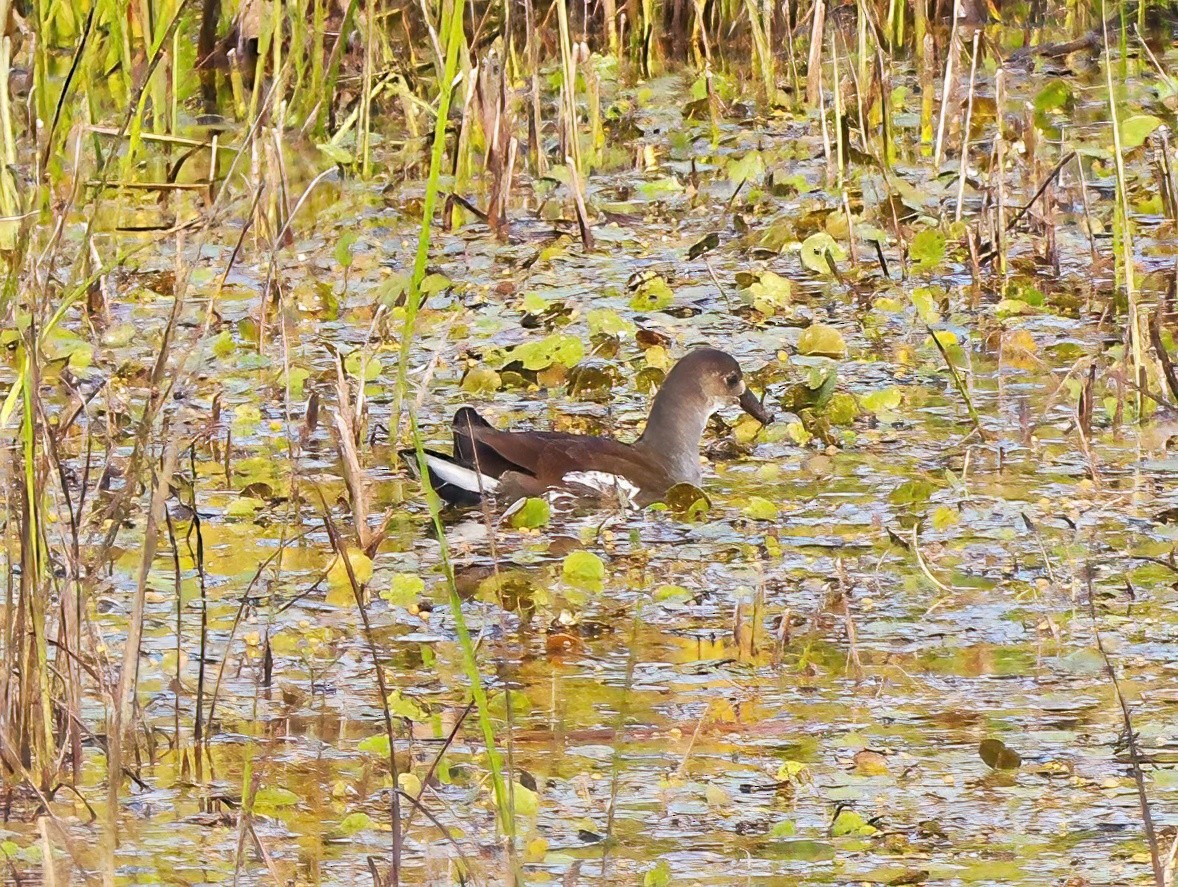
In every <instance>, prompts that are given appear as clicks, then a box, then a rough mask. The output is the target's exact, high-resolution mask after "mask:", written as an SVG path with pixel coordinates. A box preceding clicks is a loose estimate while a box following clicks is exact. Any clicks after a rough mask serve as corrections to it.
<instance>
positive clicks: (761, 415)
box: [738, 385, 773, 425]
mask: <svg viewBox="0 0 1178 887" xmlns="http://www.w3.org/2000/svg"><path fill="white" fill-rule="evenodd" d="M738 403H739V404H740V408H741V409H742V410H744V411H745V412H746V413H748V414H749V415H750V416H752V417H753V418H754V419H756V420H757V421H758V422H760V423H761V424H762V425H768V424H769V423H770V422H772V421H773V417H772V416H771V415H769V413H768V412H767V411H766V409H765V407H764V405H763V404H762V403H761V402H760V401H759V400H757V397H756V395H755V394H753V392H752V391H750V390H749V388H748V386H747V385H746V386H745V388H744V391H743V392H741V395H740V400H739V401H738Z"/></svg>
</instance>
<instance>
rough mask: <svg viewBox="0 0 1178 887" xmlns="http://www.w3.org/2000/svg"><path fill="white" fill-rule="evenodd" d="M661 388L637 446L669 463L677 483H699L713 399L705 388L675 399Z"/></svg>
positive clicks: (670, 470) (670, 471)
mask: <svg viewBox="0 0 1178 887" xmlns="http://www.w3.org/2000/svg"><path fill="white" fill-rule="evenodd" d="M665 393H667V392H666V386H665V385H664V386H663V387H662V388H661V389H659V393H658V394H656V395H655V398H654V403H653V404H652V405H651V408H650V417H649V418H648V419H647V420H646V430H645V431H643V432H642V437H640V438H638V440H637V441H636V442H635V444H634V446H636V447H638V448H640V449H643V450H646V451H647V452H648V453H650V454H651V455H652V456H654V457H655V458H656V459H658V460H659V462H660V463H661V464H663V465H665V466H666V467H667V473H668V474H669V475H670V477H671V479H672V480H673V481H674V482H675V483H689V484H695V485H696V486H699V484H700V483H701V481H702V480H703V472H701V471H700V468H699V445H700V441H701V440H703V436H704V428H705V427H707V424H708V418H709V417H710V416H711V415H712V413H713V412H714V411H715V410H714V407H713V404H712V403H711V399H710V398H708V397H705V396H704V394H703V393H702V392H691V393H690V395H688V396H686V397H684V396H682V394H680V396H679V397H676V398H675V399H673V400H672V398H671V397H669V396H666V397H664V394H665Z"/></svg>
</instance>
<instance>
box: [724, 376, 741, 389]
mask: <svg viewBox="0 0 1178 887" xmlns="http://www.w3.org/2000/svg"><path fill="white" fill-rule="evenodd" d="M724 382H725V383H726V384H727V385H728V387H729V388H735V387H736V386H737V385H739V384H740V373H729V374H728V375H727V376H725V377H724Z"/></svg>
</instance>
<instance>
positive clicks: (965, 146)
mask: <svg viewBox="0 0 1178 887" xmlns="http://www.w3.org/2000/svg"><path fill="white" fill-rule="evenodd" d="M981 33H982V31H981V29H980V28H979V29H977V30H975V31H974V32H973V58H972V60H971V61H970V66H969V93H968V98H967V99H966V105H965V124H964V125H963V126H962V128H961V162H960V164H959V165H958V169H957V211H956V212H955V213H954V214H953V220H954V221H955V222H960V221H961V207H962V204H963V203H964V202H965V175H966V172H967V171H968V169H969V128H970V125H971V124H972V122H973V96H974V83H975V82H976V80H977V74H978V40H979V38H980V37H981ZM998 125H999V126H1001V125H1002V116H1001V114H999V117H998Z"/></svg>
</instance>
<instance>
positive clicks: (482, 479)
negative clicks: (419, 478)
mask: <svg viewBox="0 0 1178 887" xmlns="http://www.w3.org/2000/svg"><path fill="white" fill-rule="evenodd" d="M425 464H426V465H428V466H429V470H430V471H431V472H433V474H434V476H435V477H436V478H438V480H441V481H445V482H446V483H448V484H453V485H454V486H456V487H461V488H462V489H464V490H469V491H470V492H472V493H481V492H486V493H494V492H495V491H496V490H498V489H499V481H497V480H496V479H495V478H493V477H488V476H487V475H485V474H479V473H478V472H477V471H473V470H472V469H470V468H463V467H462V466H461V465H457V464H455V463H453V462H450V461H448V460H446V459H440V458H438V457H437V456H431V455H430V454H429V453H426V454H425Z"/></svg>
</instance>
